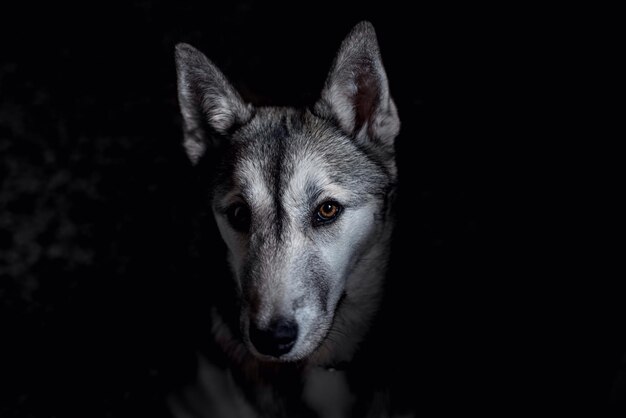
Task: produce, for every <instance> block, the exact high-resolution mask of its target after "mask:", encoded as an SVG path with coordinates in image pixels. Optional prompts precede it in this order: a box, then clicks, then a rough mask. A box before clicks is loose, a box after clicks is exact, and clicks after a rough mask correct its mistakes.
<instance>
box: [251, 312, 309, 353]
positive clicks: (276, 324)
mask: <svg viewBox="0 0 626 418" xmlns="http://www.w3.org/2000/svg"><path fill="white" fill-rule="evenodd" d="M297 338H298V324H297V323H296V322H295V321H292V320H288V319H285V318H280V319H277V320H275V321H272V322H271V323H270V325H269V326H268V327H267V328H264V329H262V328H259V327H257V326H256V325H254V324H250V341H251V342H252V344H254V347H255V348H256V349H257V351H258V352H259V353H261V354H266V355H268V356H274V357H279V356H281V355H283V354H287V353H288V352H289V351H290V350H291V348H292V347H293V346H294V344H295V342H296V339H297Z"/></svg>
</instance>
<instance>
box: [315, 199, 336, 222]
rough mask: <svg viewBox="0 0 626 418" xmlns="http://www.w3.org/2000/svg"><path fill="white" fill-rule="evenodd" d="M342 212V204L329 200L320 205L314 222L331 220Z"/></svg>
mask: <svg viewBox="0 0 626 418" xmlns="http://www.w3.org/2000/svg"><path fill="white" fill-rule="evenodd" d="M340 212H341V205H339V203H337V202H333V201H328V202H324V203H322V204H321V205H319V206H318V208H317V211H316V212H315V219H314V222H315V224H317V225H321V224H325V223H328V222H331V221H333V220H335V219H336V218H337V216H338V215H339V213H340Z"/></svg>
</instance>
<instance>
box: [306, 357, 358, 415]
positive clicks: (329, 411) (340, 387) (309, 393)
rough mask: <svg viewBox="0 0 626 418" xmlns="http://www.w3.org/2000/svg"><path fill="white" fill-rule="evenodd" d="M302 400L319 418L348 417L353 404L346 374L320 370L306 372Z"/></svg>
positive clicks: (337, 371)
mask: <svg viewBox="0 0 626 418" xmlns="http://www.w3.org/2000/svg"><path fill="white" fill-rule="evenodd" d="M302 399H303V401H304V402H305V403H306V404H307V406H309V407H310V408H311V409H312V410H313V411H314V412H315V413H317V415H318V416H319V417H320V418H340V417H346V416H349V412H350V409H351V406H352V404H353V403H354V396H353V394H352V393H351V391H350V387H349V385H348V380H347V376H346V372H344V371H339V370H333V369H328V370H327V369H321V368H315V369H312V370H311V371H309V372H308V375H307V378H306V380H305V385H304V390H303V393H302Z"/></svg>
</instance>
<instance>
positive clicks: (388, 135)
mask: <svg viewBox="0 0 626 418" xmlns="http://www.w3.org/2000/svg"><path fill="white" fill-rule="evenodd" d="M315 110H316V112H318V113H319V114H323V115H326V116H330V117H332V118H334V119H335V120H336V121H337V122H338V123H339V126H340V127H341V128H342V129H343V130H344V132H345V133H346V134H348V135H350V136H353V137H355V138H356V139H357V140H360V141H373V142H374V144H376V145H383V146H385V147H391V149H393V140H394V138H395V137H396V136H397V135H398V132H399V131H400V119H399V118H398V112H397V110H396V106H395V104H394V103H393V100H392V99H391V96H390V94H389V86H388V84H387V75H386V73H385V69H384V68H383V63H382V60H381V58H380V52H379V49H378V42H377V40H376V32H375V31H374V27H373V26H372V24H371V23H369V22H361V23H359V24H357V25H356V26H355V27H354V29H352V31H351V32H350V34H349V35H348V36H347V37H346V38H345V39H344V41H343V43H342V44H341V47H340V48H339V52H338V53H337V56H336V57H335V61H334V62H333V65H332V68H331V70H330V73H329V74H328V78H327V79H326V84H325V85H324V89H323V90H322V96H321V98H320V100H319V101H318V103H317V104H316V105H315Z"/></svg>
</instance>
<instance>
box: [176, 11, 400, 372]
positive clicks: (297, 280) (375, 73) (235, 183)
mask: <svg viewBox="0 0 626 418" xmlns="http://www.w3.org/2000/svg"><path fill="white" fill-rule="evenodd" d="M177 66H178V76H179V79H178V81H179V101H180V103H181V109H182V114H183V117H184V123H185V147H186V150H187V152H188V154H189V156H190V158H191V160H192V162H194V163H195V162H197V161H198V160H199V159H200V158H201V157H202V156H203V155H204V153H205V151H206V150H207V148H208V147H209V146H210V144H211V142H212V141H213V142H214V143H215V142H219V141H221V143H218V144H216V146H215V149H216V150H217V149H219V150H220V151H219V152H220V155H221V156H222V157H221V161H220V163H219V170H217V174H216V178H215V181H214V184H215V187H214V190H213V200H212V202H213V203H212V206H213V207H212V209H213V213H214V216H215V219H216V222H217V225H218V227H219V230H220V233H221V235H222V238H223V239H224V242H225V243H226V245H227V247H228V251H229V261H230V264H231V267H232V270H233V273H234V278H235V280H236V283H237V288H238V290H239V295H240V298H241V301H240V302H241V307H242V308H241V314H240V325H241V333H242V335H243V340H244V341H245V343H246V345H247V347H248V349H249V350H250V351H251V352H252V353H254V354H255V355H256V356H258V357H260V358H263V359H274V360H275V359H278V360H281V361H293V360H299V359H303V358H306V357H307V356H309V355H310V354H311V353H312V352H314V351H315V350H316V348H318V347H319V346H320V344H321V343H322V341H324V339H325V338H326V337H327V334H328V332H329V330H330V329H331V327H332V326H333V320H334V316H335V313H336V311H337V308H338V304H340V303H341V302H340V301H341V299H342V296H344V294H345V291H346V281H347V280H348V278H349V277H350V274H351V273H352V272H353V271H354V270H355V268H356V266H357V265H358V263H359V262H361V261H362V259H363V258H364V257H365V255H366V254H367V251H368V248H370V247H371V246H372V243H373V242H374V241H375V240H376V239H377V237H378V235H379V233H380V228H382V227H383V225H384V223H385V220H386V219H387V215H388V210H387V197H388V194H389V192H390V190H391V189H392V187H393V185H394V183H395V164H394V156H393V139H394V138H395V136H396V135H397V133H398V130H399V121H398V117H397V113H396V109H395V106H394V104H393V101H392V100H391V97H390V96H389V93H388V87H387V81H386V75H385V72H384V70H383V67H382V63H381V61H380V55H379V52H378V47H377V43H376V37H375V34H374V31H373V28H372V27H371V25H369V24H367V23H363V24H360V25H358V26H357V27H356V28H355V29H354V30H353V31H352V33H351V34H350V35H349V36H348V37H347V38H346V40H345V41H344V43H343V44H342V47H341V49H340V51H339V54H338V55H337V58H336V60H335V63H334V65H333V68H332V69H331V72H330V75H329V77H328V80H327V82H326V86H325V88H324V91H323V92H322V96H321V99H320V101H319V102H318V103H317V104H316V105H315V107H314V108H313V109H311V110H302V111H299V110H294V109H277V108H257V109H253V108H252V107H251V106H249V105H246V104H245V103H244V102H243V101H242V99H241V98H240V97H239V95H238V94H237V92H236V91H235V90H234V89H233V87H232V86H231V85H230V84H229V83H228V82H227V81H226V79H225V78H224V76H223V75H222V74H221V73H220V72H219V71H218V70H217V68H215V67H214V66H213V65H212V64H211V63H210V62H209V61H208V60H207V59H206V57H204V55H202V54H201V53H200V52H198V51H197V50H195V49H193V48H192V47H190V46H188V45H181V46H179V47H178V48H177ZM216 152H217V151H216Z"/></svg>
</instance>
